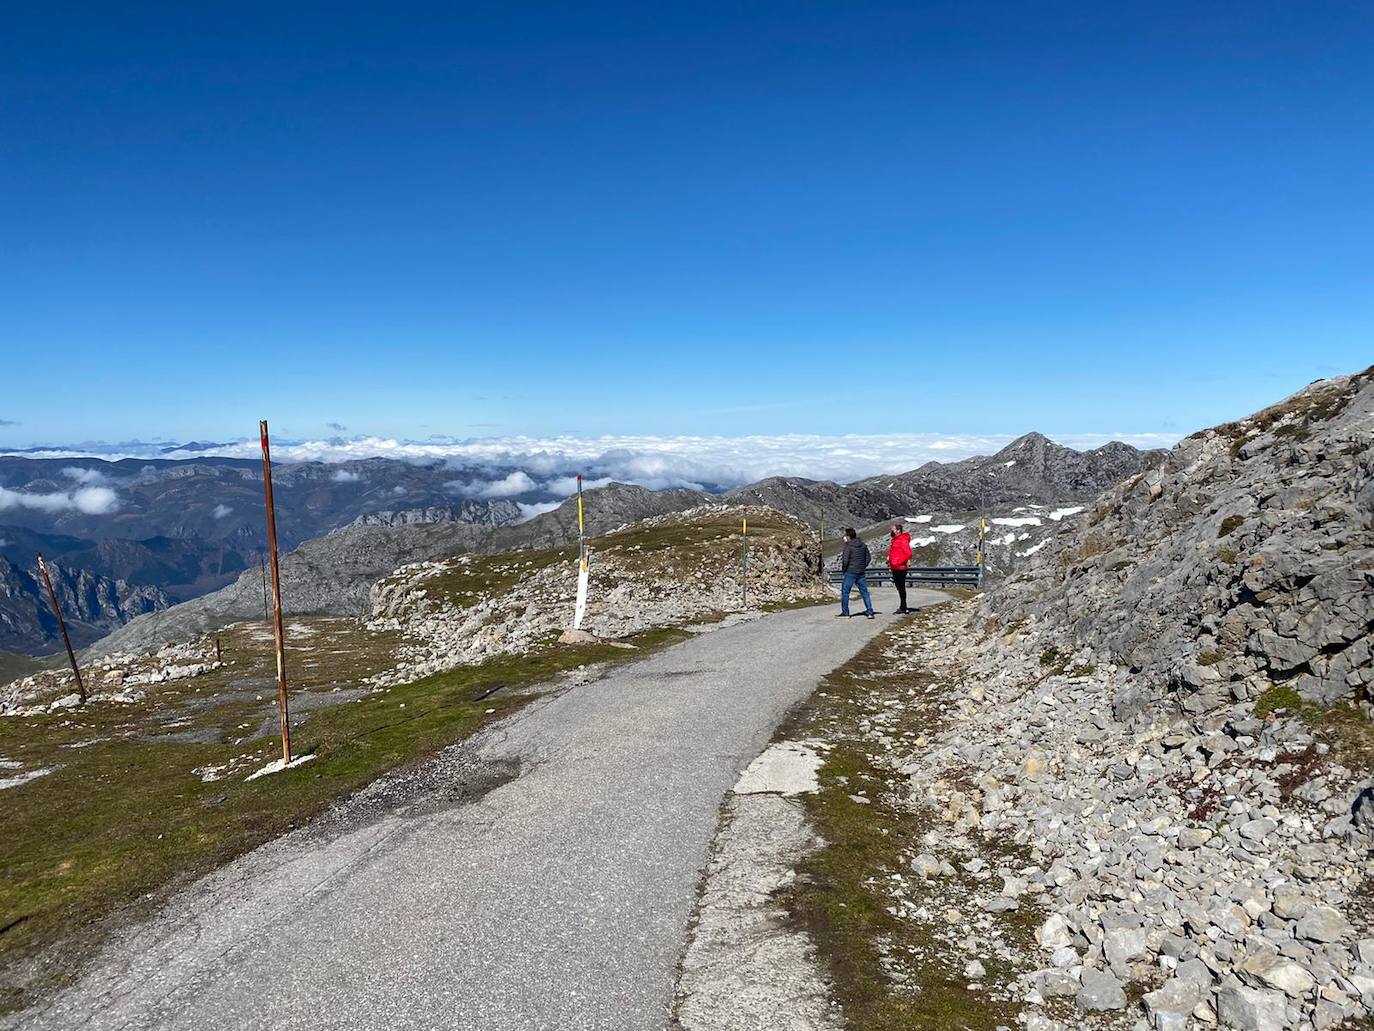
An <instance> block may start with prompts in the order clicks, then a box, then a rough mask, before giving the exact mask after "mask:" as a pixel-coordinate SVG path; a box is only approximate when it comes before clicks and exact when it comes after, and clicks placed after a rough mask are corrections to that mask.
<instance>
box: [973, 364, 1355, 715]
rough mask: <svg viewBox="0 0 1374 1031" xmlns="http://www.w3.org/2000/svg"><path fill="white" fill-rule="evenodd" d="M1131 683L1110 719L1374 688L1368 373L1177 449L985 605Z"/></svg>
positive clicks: (1123, 687)
mask: <svg viewBox="0 0 1374 1031" xmlns="http://www.w3.org/2000/svg"><path fill="white" fill-rule="evenodd" d="M981 615H982V617H983V619H984V620H985V621H986V622H988V623H990V624H1001V625H1008V624H1011V623H1014V622H1016V621H1022V620H1031V621H1034V622H1035V623H1036V625H1038V626H1040V627H1042V628H1044V630H1045V634H1046V640H1047V641H1048V642H1049V643H1056V642H1058V643H1059V644H1060V645H1061V646H1067V647H1072V646H1073V645H1077V644H1084V645H1088V646H1090V647H1092V648H1093V649H1095V650H1097V651H1099V652H1101V653H1103V654H1106V655H1110V656H1111V658H1112V660H1113V661H1114V662H1116V663H1118V664H1120V666H1121V667H1122V668H1123V670H1125V671H1127V672H1129V674H1130V675H1129V677H1123V678H1122V680H1121V683H1120V684H1119V689H1118V691H1117V693H1116V696H1115V699H1114V704H1115V707H1116V710H1117V713H1118V715H1130V714H1132V713H1134V712H1137V711H1139V710H1141V709H1142V708H1145V707H1147V706H1153V705H1158V704H1161V703H1170V704H1173V705H1175V706H1178V707H1181V708H1182V709H1184V710H1186V711H1188V712H1192V713H1200V712H1204V711H1207V710H1208V709H1210V708H1213V707H1215V706H1217V705H1220V704H1223V703H1225V702H1227V701H1232V700H1245V699H1254V698H1257V697H1259V696H1260V695H1261V694H1262V693H1263V692H1265V691H1267V690H1270V689H1272V688H1274V687H1280V688H1284V689H1288V690H1291V691H1293V692H1295V693H1296V695H1298V696H1300V697H1302V698H1304V699H1307V700H1309V701H1312V702H1318V703H1322V704H1330V703H1334V702H1340V701H1346V700H1352V701H1355V700H1357V701H1360V702H1363V703H1365V704H1368V702H1369V700H1370V698H1369V696H1370V691H1371V686H1374V665H1371V647H1372V646H1374V370H1369V371H1366V372H1364V373H1361V374H1358V375H1354V376H1346V377H1340V378H1337V379H1331V380H1324V381H1321V382H1318V383H1315V384H1313V385H1312V386H1310V387H1308V388H1307V389H1306V390H1303V391H1301V392H1300V393H1298V394H1295V395H1294V396H1293V397H1290V398H1288V399H1287V400H1285V401H1283V402H1282V403H1280V404H1278V405H1275V406H1273V407H1271V408H1268V409H1265V410H1264V411H1262V412H1259V413H1258V414H1256V415H1254V416H1252V417H1250V418H1248V419H1242V420H1240V421H1239V422H1235V423H1229V424H1227V425H1224V426H1219V427H1217V428H1215V429H1211V430H1206V431H1204V432H1201V433H1198V434H1195V435H1193V436H1191V437H1189V438H1188V439H1186V440H1184V441H1183V442H1182V443H1180V444H1179V445H1178V446H1177V447H1175V448H1174V449H1173V450H1172V451H1171V452H1169V454H1168V456H1167V457H1166V458H1165V459H1164V460H1163V462H1162V463H1160V464H1159V465H1158V466H1157V467H1155V468H1153V469H1150V470H1148V471H1146V472H1143V473H1141V474H1139V475H1136V476H1133V477H1131V478H1130V479H1128V480H1126V481H1125V482H1124V483H1122V484H1121V485H1120V486H1118V487H1115V488H1113V489H1111V490H1109V491H1107V492H1106V493H1105V494H1104V495H1103V496H1102V497H1101V498H1099V499H1098V501H1097V502H1096V503H1095V504H1094V506H1093V507H1092V508H1091V510H1090V511H1089V513H1088V515H1087V517H1086V520H1085V521H1084V522H1083V523H1081V524H1080V525H1076V526H1071V527H1066V528H1065V529H1064V530H1063V531H1062V532H1061V533H1060V534H1058V535H1057V536H1056V537H1055V538H1053V539H1052V541H1051V542H1050V543H1049V545H1048V546H1047V547H1045V548H1044V549H1043V550H1042V551H1041V552H1040V553H1039V554H1038V555H1037V556H1035V560H1034V561H1033V562H1032V563H1031V564H1029V565H1028V566H1027V567H1025V568H1024V569H1023V570H1022V571H1020V572H1019V573H1018V574H1017V575H1015V576H1013V577H1012V578H1011V579H1009V580H1008V581H1006V582H1005V583H1004V584H1002V585H1001V586H999V587H998V588H997V589H996V590H994V591H992V592H990V593H989V595H988V596H987V598H986V600H985V602H984V605H983V606H982V612H981Z"/></svg>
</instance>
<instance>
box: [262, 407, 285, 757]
mask: <svg viewBox="0 0 1374 1031" xmlns="http://www.w3.org/2000/svg"><path fill="white" fill-rule="evenodd" d="M258 432H259V433H260V434H261V435H262V490H263V494H264V496H265V497H266V499H267V555H268V558H269V560H270V561H271V565H272V633H273V636H274V637H275V638H276V641H277V712H278V714H279V715H280V716H281V761H282V764H283V765H290V763H291V721H290V718H289V717H288V715H287V711H286V634H285V631H284V630H283V629H282V622H281V570H280V569H278V568H277V512H276V509H275V508H274V507H273V506H272V454H271V451H270V450H269V448H268V445H267V420H266V419H262V420H260V421H259V422H258Z"/></svg>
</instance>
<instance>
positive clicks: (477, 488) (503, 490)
mask: <svg viewBox="0 0 1374 1031" xmlns="http://www.w3.org/2000/svg"><path fill="white" fill-rule="evenodd" d="M469 486H470V487H472V488H474V489H473V492H472V493H473V496H474V497H479V498H511V497H514V496H515V495H517V494H528V493H529V492H530V491H532V490H538V489H539V484H537V483H535V482H534V480H533V479H531V478H530V475H529V473H526V472H522V471H521V470H519V469H517V470H516V471H515V472H513V473H511V474H510V475H508V476H503V477H501V479H499V480H492V481H491V482H489V483H485V484H476V483H474V484H470V485H469Z"/></svg>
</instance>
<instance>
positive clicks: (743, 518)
mask: <svg viewBox="0 0 1374 1031" xmlns="http://www.w3.org/2000/svg"><path fill="white" fill-rule="evenodd" d="M739 535H740V538H741V539H742V541H743V543H744V578H743V579H742V580H741V581H740V588H739V600H740V607H741V608H745V609H747V608H748V607H749V506H748V505H745V506H744V511H743V513H742V514H741V515H740V523H739Z"/></svg>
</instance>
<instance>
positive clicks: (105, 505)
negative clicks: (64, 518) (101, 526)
mask: <svg viewBox="0 0 1374 1031" xmlns="http://www.w3.org/2000/svg"><path fill="white" fill-rule="evenodd" d="M118 507H119V495H117V494H116V493H115V492H114V491H112V490H111V489H110V488H109V487H82V488H81V489H80V490H75V491H72V492H70V493H64V492H62V491H58V492H55V493H52V494H27V493H25V492H23V491H18V490H10V489H9V488H8V487H0V512H4V511H5V510H7V509H11V508H28V509H32V510H34V511H36V512H71V511H73V510H75V511H77V512H84V513H85V514H86V515H106V514H107V513H110V512H113V511H114V510H115V509H117V508H118Z"/></svg>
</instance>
